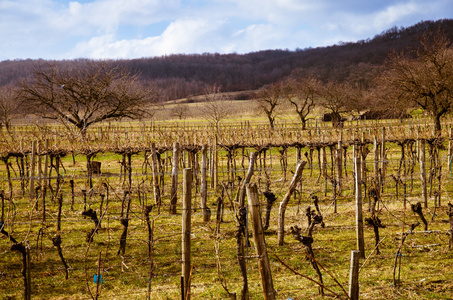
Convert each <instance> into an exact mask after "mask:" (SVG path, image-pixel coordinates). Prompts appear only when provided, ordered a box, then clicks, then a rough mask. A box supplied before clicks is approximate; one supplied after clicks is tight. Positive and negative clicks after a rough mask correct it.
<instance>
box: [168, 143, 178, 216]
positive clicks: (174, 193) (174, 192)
mask: <svg viewBox="0 0 453 300" xmlns="http://www.w3.org/2000/svg"><path fill="white" fill-rule="evenodd" d="M178 167H179V143H178V142H175V143H174V144H173V167H172V169H171V194H170V197H171V198H170V214H172V215H175V214H176V203H177V202H178Z"/></svg>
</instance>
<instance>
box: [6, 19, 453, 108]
mask: <svg viewBox="0 0 453 300" xmlns="http://www.w3.org/2000/svg"><path fill="white" fill-rule="evenodd" d="M438 27H441V28H442V31H443V32H444V33H445V35H446V36H447V37H449V38H450V39H452V38H453V19H442V20H437V21H422V22H420V23H418V24H416V25H413V26H411V27H408V28H402V27H401V28H398V27H392V28H390V29H388V30H386V31H384V32H382V33H381V34H378V35H376V36H375V37H373V38H369V39H366V40H360V41H357V42H348V43H343V42H340V43H338V44H337V45H332V46H328V47H318V48H306V49H296V50H294V51H290V50H266V51H259V52H253V53H248V54H235V53H232V54H218V53H203V54H187V55H167V56H162V57H153V58H140V59H131V60H107V61H105V60H103V61H102V62H103V63H107V64H108V65H111V66H112V67H115V66H120V67H125V68H127V69H129V70H131V71H132V72H137V73H139V74H140V78H141V80H143V81H144V82H146V83H150V84H153V85H154V86H156V87H157V88H158V89H159V90H160V93H159V94H160V97H159V98H160V100H161V101H167V100H174V99H180V98H185V97H188V96H194V95H200V94H203V93H204V91H205V88H206V86H209V85H213V84H217V85H220V86H221V87H222V91H224V92H231V91H246V90H255V89H258V88H260V87H262V86H264V85H267V84H271V83H274V82H277V81H279V80H281V79H283V78H285V77H287V76H289V75H291V74H292V73H293V74H294V73H296V72H297V74H304V75H311V76H316V77H317V78H318V79H319V80H321V81H323V82H327V81H335V82H340V83H341V82H348V83H349V84H352V85H354V86H356V87H358V88H365V89H366V88H368V87H369V85H370V82H371V79H372V78H373V77H374V75H375V74H376V73H377V72H378V70H379V68H380V67H381V66H382V65H383V64H384V63H385V61H386V59H387V58H388V55H389V53H391V52H393V51H396V52H401V51H405V52H407V53H410V49H415V48H416V47H417V46H418V45H419V41H418V38H419V36H420V35H421V33H423V32H429V31H434V30H435V29H436V28H438ZM86 60H87V59H78V60H62V61H48V60H31V59H26V60H14V61H10V60H7V61H2V62H0V86H3V85H7V84H11V83H15V82H17V80H20V79H21V78H25V77H28V76H30V75H31V74H32V73H33V71H34V70H37V69H41V68H45V67H46V66H48V65H54V66H55V65H66V66H67V65H72V64H74V65H75V64H77V63H78V62H80V61H86Z"/></svg>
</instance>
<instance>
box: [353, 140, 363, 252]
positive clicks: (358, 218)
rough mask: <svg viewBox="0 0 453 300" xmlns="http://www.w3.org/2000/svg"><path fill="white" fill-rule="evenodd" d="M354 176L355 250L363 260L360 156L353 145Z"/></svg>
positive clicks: (357, 148)
mask: <svg viewBox="0 0 453 300" xmlns="http://www.w3.org/2000/svg"><path fill="white" fill-rule="evenodd" d="M353 152H354V174H355V205H356V206H355V217H356V227H357V228H356V233H357V248H358V250H359V251H360V258H365V244H364V239H363V216H362V155H361V151H360V147H357V145H354V149H353Z"/></svg>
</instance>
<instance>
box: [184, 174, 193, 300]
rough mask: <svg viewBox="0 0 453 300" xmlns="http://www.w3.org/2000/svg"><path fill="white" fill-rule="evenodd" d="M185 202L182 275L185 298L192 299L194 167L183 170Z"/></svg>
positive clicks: (186, 299)
mask: <svg viewBox="0 0 453 300" xmlns="http://www.w3.org/2000/svg"><path fill="white" fill-rule="evenodd" d="M183 180H184V182H183V203H182V276H183V278H184V295H183V297H184V298H183V299H185V300H190V273H191V272H190V270H191V261H190V260H191V258H190V231H191V217H192V169H189V168H186V169H184V171H183Z"/></svg>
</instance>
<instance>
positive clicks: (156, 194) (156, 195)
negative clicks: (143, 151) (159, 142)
mask: <svg viewBox="0 0 453 300" xmlns="http://www.w3.org/2000/svg"><path fill="white" fill-rule="evenodd" d="M151 158H152V165H151V166H152V169H153V192H154V201H155V203H156V205H157V210H158V213H160V206H161V199H160V189H159V174H158V166H157V154H156V144H155V143H151Z"/></svg>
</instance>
